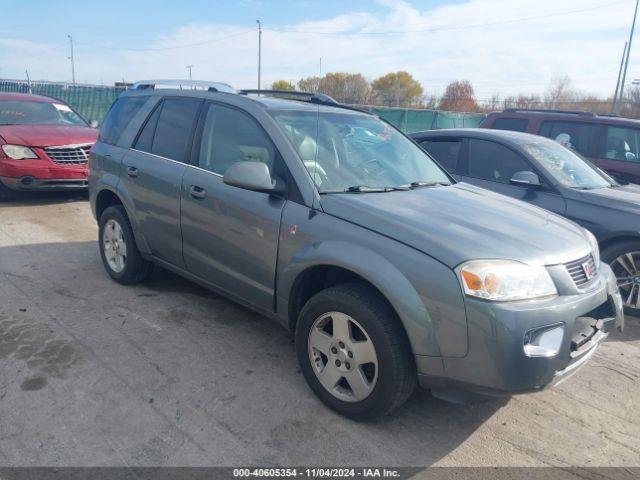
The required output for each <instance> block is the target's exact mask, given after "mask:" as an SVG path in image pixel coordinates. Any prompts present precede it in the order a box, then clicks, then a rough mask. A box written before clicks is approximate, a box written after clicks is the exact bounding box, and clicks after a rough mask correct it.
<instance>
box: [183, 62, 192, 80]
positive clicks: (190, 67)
mask: <svg viewBox="0 0 640 480" xmlns="http://www.w3.org/2000/svg"><path fill="white" fill-rule="evenodd" d="M185 68H186V69H187V70H189V80H191V69H192V68H193V65H187V66H186V67H185Z"/></svg>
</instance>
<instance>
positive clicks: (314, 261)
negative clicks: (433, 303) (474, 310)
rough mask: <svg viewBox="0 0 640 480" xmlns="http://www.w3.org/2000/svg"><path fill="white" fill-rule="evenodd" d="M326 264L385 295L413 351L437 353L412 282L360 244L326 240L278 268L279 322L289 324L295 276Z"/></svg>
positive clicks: (431, 329) (425, 312)
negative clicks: (344, 270)
mask: <svg viewBox="0 0 640 480" xmlns="http://www.w3.org/2000/svg"><path fill="white" fill-rule="evenodd" d="M327 265H329V266H335V267H341V268H344V269H346V270H349V271H351V272H353V273H355V274H357V275H359V276H361V277H362V278H364V279H365V280H367V281H368V282H369V283H371V284H372V285H373V286H374V287H376V288H377V289H378V290H379V291H380V292H381V293H382V295H384V296H385V298H386V299H387V301H388V302H389V303H390V304H391V306H392V307H393V308H394V309H395V311H396V312H397V314H398V317H399V318H400V321H401V322H402V325H403V326H404V328H405V331H406V332H407V335H408V337H409V341H410V342H411V347H412V349H413V352H414V354H417V355H429V356H440V349H439V346H438V341H437V339H436V336H435V331H436V329H435V327H434V324H433V321H432V318H431V316H430V315H429V312H428V310H427V308H426V306H425V304H424V303H423V301H422V299H421V297H420V295H419V294H418V292H417V291H416V290H415V289H414V287H413V285H412V284H411V282H410V281H409V280H408V279H407V278H406V277H405V276H404V275H403V274H402V273H401V272H400V271H399V270H398V269H397V268H396V267H395V266H394V265H393V264H392V263H391V262H389V261H388V260H387V259H385V258H384V257H383V256H381V255H379V254H378V253H376V252H374V251H373V250H370V249H368V248H364V247H363V246H362V245H356V244H352V243H347V242H342V241H333V240H327V241H323V242H321V243H316V244H312V245H308V246H306V247H305V248H303V249H302V250H301V251H299V252H298V253H297V254H295V256H293V257H292V258H291V260H290V261H289V262H288V264H286V266H285V267H284V268H282V270H280V271H279V278H278V312H280V313H281V316H280V315H279V317H280V319H281V321H284V322H287V323H288V318H289V308H290V302H289V295H290V292H291V291H292V289H293V287H294V284H295V281H296V279H298V278H300V275H301V274H302V273H304V272H305V271H307V270H308V269H309V268H312V267H316V266H327ZM381 272H384V274H383V275H381Z"/></svg>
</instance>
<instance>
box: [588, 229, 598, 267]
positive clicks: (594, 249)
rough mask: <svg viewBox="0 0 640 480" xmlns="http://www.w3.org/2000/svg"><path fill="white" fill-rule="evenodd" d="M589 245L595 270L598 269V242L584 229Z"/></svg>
mask: <svg viewBox="0 0 640 480" xmlns="http://www.w3.org/2000/svg"><path fill="white" fill-rule="evenodd" d="M585 232H586V233H587V238H588V239H589V244H591V252H593V261H594V262H596V269H598V268H600V247H599V246H598V240H597V239H596V237H595V236H594V235H593V233H591V232H590V231H589V230H586V229H585Z"/></svg>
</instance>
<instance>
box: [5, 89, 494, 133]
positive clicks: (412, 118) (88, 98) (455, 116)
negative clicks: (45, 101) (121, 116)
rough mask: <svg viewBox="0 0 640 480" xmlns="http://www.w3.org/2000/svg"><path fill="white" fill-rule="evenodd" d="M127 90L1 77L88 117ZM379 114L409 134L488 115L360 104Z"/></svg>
mask: <svg viewBox="0 0 640 480" xmlns="http://www.w3.org/2000/svg"><path fill="white" fill-rule="evenodd" d="M124 90H125V88H124V87H104V86H100V85H82V84H76V85H73V84H70V83H52V82H26V81H23V80H0V92H23V93H33V94H36V95H45V96H47V97H53V98H57V99H59V100H62V101H63V102H65V103H67V104H69V105H71V106H72V107H73V108H74V109H75V110H77V111H78V112H80V114H81V115H82V116H83V117H84V118H86V119H87V120H97V121H98V122H102V119H103V118H104V116H105V115H106V113H107V110H109V107H110V106H111V104H112V103H113V101H114V100H115V99H116V98H118V95H120V93H122V92H123V91H124ZM358 107H359V108H362V109H366V110H368V111H370V112H371V113H374V114H376V115H379V116H380V117H382V118H384V119H385V120H387V121H388V122H390V123H392V124H394V125H395V126H396V127H398V128H399V129H400V130H402V131H403V132H405V133H412V132H419V131H421V130H435V129H440V128H473V127H478V126H479V125H480V123H481V122H482V120H484V118H485V115H483V114H481V113H457V112H445V111H440V110H420V109H405V108H386V107H377V106H358Z"/></svg>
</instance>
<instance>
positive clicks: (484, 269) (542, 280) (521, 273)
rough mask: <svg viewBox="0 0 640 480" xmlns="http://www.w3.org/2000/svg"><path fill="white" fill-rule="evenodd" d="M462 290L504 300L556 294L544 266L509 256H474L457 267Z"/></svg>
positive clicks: (475, 294) (484, 297)
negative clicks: (512, 258)
mask: <svg viewBox="0 0 640 480" xmlns="http://www.w3.org/2000/svg"><path fill="white" fill-rule="evenodd" d="M460 278H461V280H462V286H463V287H464V293H466V294H467V295H469V296H471V297H478V298H483V299H485V300H495V301H499V302H506V301H510V300H527V299H531V298H540V297H548V296H551V295H557V294H558V291H557V290H556V286H555V284H554V283H553V280H551V277H550V276H549V273H548V272H547V270H546V268H544V267H537V266H532V265H526V264H524V263H520V262H515V261H511V260H474V261H471V262H468V263H465V264H464V265H463V266H462V267H461V268H460Z"/></svg>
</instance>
